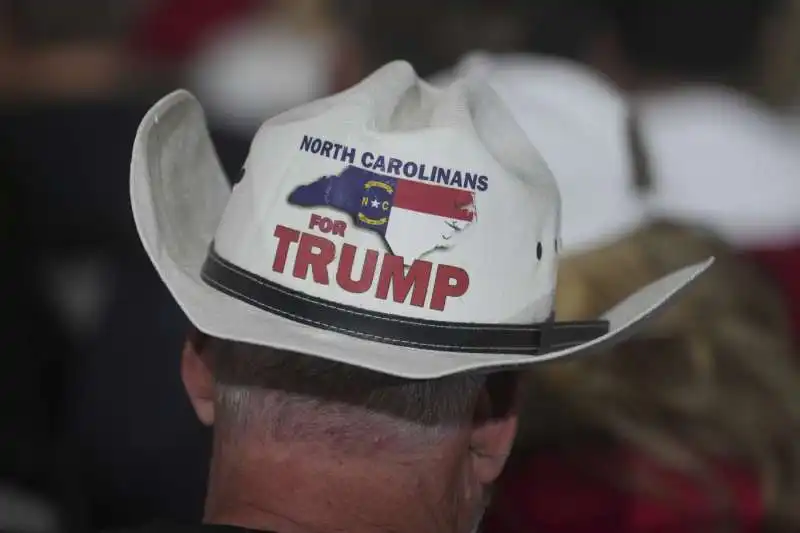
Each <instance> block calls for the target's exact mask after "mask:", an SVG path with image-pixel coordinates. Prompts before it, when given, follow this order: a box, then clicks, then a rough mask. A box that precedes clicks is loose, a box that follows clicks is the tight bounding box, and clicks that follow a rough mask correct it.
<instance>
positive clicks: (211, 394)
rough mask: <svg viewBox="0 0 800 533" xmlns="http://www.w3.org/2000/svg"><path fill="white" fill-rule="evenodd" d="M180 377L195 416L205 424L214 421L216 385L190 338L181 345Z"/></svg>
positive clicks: (206, 363)
mask: <svg viewBox="0 0 800 533" xmlns="http://www.w3.org/2000/svg"><path fill="white" fill-rule="evenodd" d="M181 377H182V378H183V386H184V387H186V392H187V393H188V395H189V400H190V401H191V402H192V406H193V407H194V411H195V413H197V418H199V419H200V422H202V423H203V424H205V425H206V426H210V425H212V424H213V423H214V399H215V397H216V387H215V382H214V375H213V373H212V372H211V369H210V368H209V365H208V361H207V360H206V358H204V357H203V355H202V354H201V353H200V352H199V351H198V348H197V343H195V342H194V341H193V340H192V339H191V338H190V339H187V340H186V342H185V343H184V345H183V353H182V354H181Z"/></svg>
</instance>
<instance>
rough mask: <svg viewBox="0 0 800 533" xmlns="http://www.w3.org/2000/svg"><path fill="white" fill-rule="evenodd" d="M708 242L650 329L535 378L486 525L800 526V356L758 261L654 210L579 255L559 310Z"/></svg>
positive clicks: (678, 532)
mask: <svg viewBox="0 0 800 533" xmlns="http://www.w3.org/2000/svg"><path fill="white" fill-rule="evenodd" d="M710 254H713V255H714V257H716V259H717V261H716V263H715V265H714V266H713V267H712V268H711V269H710V271H709V274H708V276H707V277H706V278H705V279H702V280H700V281H699V282H698V284H697V285H696V286H695V287H693V288H692V289H691V291H690V292H689V294H688V297H687V298H686V299H685V300H683V301H681V302H680V303H679V304H677V305H676V306H675V307H674V308H672V309H670V310H669V311H667V312H666V313H665V314H664V315H663V316H662V317H660V318H659V319H658V320H657V322H656V323H654V324H653V325H652V326H651V327H649V328H648V329H647V331H646V332H644V333H643V335H642V336H641V337H640V338H638V339H635V340H631V341H629V342H627V343H624V344H622V345H620V346H618V347H616V348H614V349H613V350H610V351H609V352H608V353H607V354H605V355H602V356H600V357H598V358H595V359H592V360H588V359H587V360H581V361H576V362H574V363H570V364H568V365H562V366H560V367H558V368H556V367H547V368H543V369H541V370H538V369H537V370H535V371H532V372H531V373H530V376H529V379H528V381H527V382H526V381H523V385H522V389H523V391H524V396H523V397H525V398H526V400H524V401H523V402H522V404H521V407H520V433H519V436H518V438H517V441H516V442H515V446H514V451H513V453H512V457H511V459H510V461H511V463H510V465H509V467H508V468H507V470H506V471H505V473H504V477H503V478H501V480H500V482H499V483H498V486H497V489H496V491H495V494H494V500H493V506H492V507H491V508H490V511H489V512H488V514H487V517H486V520H485V523H484V525H485V531H486V532H487V533H490V532H491V533H515V532H523V531H539V530H541V531H563V532H575V533H578V532H581V533H582V532H587V533H588V532H592V533H643V532H653V531H657V532H659V533H668V532H674V533H688V532H694V531H697V532H706V531H717V530H720V531H722V530H726V531H727V530H730V531H739V532H743V533H747V532H752V533H757V532H758V533H766V532H786V533H789V532H794V531H797V530H798V528H800V511H799V510H798V507H797V499H798V498H799V497H800V467H798V465H800V445H799V444H798V443H800V399H798V395H797V390H798V388H799V387H800V373H798V368H797V366H796V355H797V354H796V350H795V348H794V345H793V342H792V330H791V324H790V322H789V317H788V314H787V312H786V309H785V305H784V302H783V299H782V297H781V294H780V292H779V291H778V287H776V286H775V284H774V283H772V281H771V280H770V279H769V278H767V277H765V276H764V275H763V273H761V272H760V271H759V270H758V268H757V267H756V265H755V264H752V263H751V262H750V261H748V260H747V259H745V258H742V257H741V256H740V255H738V254H737V253H736V252H735V250H734V249H732V248H731V247H730V246H729V245H728V244H727V243H725V242H724V241H722V240H721V239H719V238H718V237H717V236H715V235H713V234H711V233H709V232H707V231H705V230H701V229H697V228H692V227H690V226H684V225H680V224H675V223H673V222H669V221H652V222H648V223H646V224H644V225H642V226H641V227H640V228H638V229H636V230H634V231H633V232H631V233H628V234H625V235H622V236H621V237H620V238H619V239H617V240H616V241H614V242H610V243H607V244H605V245H601V246H598V247H596V248H594V249H591V250H588V249H587V250H584V251H582V252H579V253H576V254H569V255H567V256H566V257H565V259H564V261H563V264H562V266H561V267H560V268H559V289H558V295H557V299H556V302H557V309H558V313H559V316H560V317H562V318H563V319H565V320H580V319H582V318H584V317H586V316H594V313H596V312H600V311H602V310H603V309H606V308H607V307H608V306H609V302H611V301H613V300H615V299H616V298H618V297H620V296H622V295H624V294H629V293H630V291H631V288H632V287H633V286H637V285H638V284H640V283H643V282H647V281H648V280H652V279H656V278H658V277H660V276H661V274H662V273H663V272H665V271H669V270H672V269H673V268H675V267H678V266H680V265H682V264H690V263H692V262H694V261H695V260H696V259H697V258H698V257H706V256H707V255H710ZM684 306H686V307H684Z"/></svg>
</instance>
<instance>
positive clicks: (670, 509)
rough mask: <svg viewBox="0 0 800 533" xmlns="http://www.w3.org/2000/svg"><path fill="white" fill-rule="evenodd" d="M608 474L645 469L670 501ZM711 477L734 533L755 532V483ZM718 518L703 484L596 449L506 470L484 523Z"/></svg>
mask: <svg viewBox="0 0 800 533" xmlns="http://www.w3.org/2000/svg"><path fill="white" fill-rule="evenodd" d="M615 471H616V472H621V471H625V472H627V473H629V472H631V471H635V472H637V473H640V474H647V476H648V479H654V478H655V479H656V480H657V482H658V483H659V484H660V486H661V487H666V489H668V491H669V492H668V495H669V497H670V498H672V499H671V500H669V501H668V500H667V499H666V498H663V497H659V496H656V495H655V494H653V495H649V494H643V493H642V492H641V491H634V490H633V489H625V488H623V487H622V486H621V485H616V484H615V483H614V479H615V478H617V479H619V478H620V477H621V476H619V475H617V476H614V472H615ZM717 475H718V476H719V479H720V480H722V481H723V482H724V483H725V484H726V487H725V488H727V490H728V491H729V492H730V496H731V498H732V499H733V500H734V504H735V513H736V516H735V518H736V525H737V526H738V528H739V529H737V531H740V532H741V533H755V532H757V531H759V530H760V527H761V526H762V524H761V521H762V519H763V506H762V502H761V497H760V495H759V490H758V484H757V483H756V480H754V479H753V478H752V477H750V476H748V475H747V474H745V473H743V472H739V471H736V470H735V469H731V468H726V467H721V468H720V469H719V471H718V472H717ZM720 521H721V517H719V516H715V513H714V507H713V502H712V500H711V498H710V496H709V495H708V493H707V491H706V489H705V487H704V486H697V485H696V484H693V483H692V482H691V481H690V480H689V479H687V478H686V477H684V476H681V475H678V474H675V473H674V472H670V471H668V470H666V469H663V468H660V467H658V466H656V465H655V464H654V463H653V462H651V461H647V460H645V459H643V458H642V457H639V456H635V455H625V454H612V455H610V456H597V455H596V454H595V456H594V457H592V458H591V459H581V460H579V461H578V460H572V459H569V458H567V457H561V456H557V455H556V456H545V457H536V458H534V459H532V460H530V461H528V462H527V463H525V464H522V465H517V467H516V468H514V467H512V468H511V471H509V472H506V473H505V474H504V478H503V479H502V480H501V482H500V483H499V484H498V487H497V492H496V493H495V497H494V500H493V503H492V506H491V507H490V509H489V511H488V512H487V515H486V517H485V519H484V524H483V525H484V531H485V532H486V533H528V532H531V531H535V532H537V533H692V532H702V533H705V532H707V531H712V530H714V529H713V526H714V525H718V524H719V522H720Z"/></svg>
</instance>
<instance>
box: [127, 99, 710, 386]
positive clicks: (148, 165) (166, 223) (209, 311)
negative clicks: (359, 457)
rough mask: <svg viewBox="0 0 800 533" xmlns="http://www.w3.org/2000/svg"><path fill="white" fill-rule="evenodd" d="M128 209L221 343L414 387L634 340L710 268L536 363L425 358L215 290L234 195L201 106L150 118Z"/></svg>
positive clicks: (176, 286) (661, 285)
mask: <svg viewBox="0 0 800 533" xmlns="http://www.w3.org/2000/svg"><path fill="white" fill-rule="evenodd" d="M130 186H131V203H132V208H133V215H134V219H135V221H136V227H137V229H138V232H139V236H140V238H141V240H142V243H143V245H144V248H145V250H146V251H147V254H148V255H149V256H150V259H151V260H152V262H153V264H154V265H155V267H156V270H157V271H158V273H159V275H160V276H161V278H162V279H163V281H164V283H165V284H166V285H167V287H168V289H169V290H170V292H171V293H172V295H173V296H174V297H175V299H176V300H177V302H178V304H179V305H180V307H181V308H182V309H183V311H184V312H185V313H186V315H187V316H188V318H189V320H190V321H191V322H192V323H193V324H194V325H195V326H196V327H197V328H198V329H199V330H201V331H203V332H204V333H207V334H209V335H212V336H215V337H219V338H222V339H227V340H233V341H240V342H246V343H252V344H257V345H264V346H270V347H273V348H276V349H281V350H289V351H294V352H299V353H304V354H308V355H313V356H318V357H322V358H325V359H329V360H333V361H338V362H342V363H346V364H351V365H355V366H359V367H362V368H366V369H370V370H373V371H376V372H381V373H385V374H390V375H394V376H398V377H402V378H408V379H432V378H438V377H442V376H445V375H449V374H455V373H459V372H466V371H476V370H491V369H502V368H515V367H521V366H526V365H530V364H533V363H539V362H543V361H548V360H553V359H558V358H561V357H566V356H574V355H578V354H584V353H587V352H589V351H594V350H597V349H600V348H603V347H606V346H609V345H611V344H614V343H616V342H619V341H620V340H622V339H623V338H625V337H627V336H629V335H631V334H633V333H635V332H636V331H637V328H639V327H640V326H641V325H643V324H644V323H645V322H646V321H647V320H648V319H650V318H652V317H653V316H654V313H655V312H656V311H657V310H659V308H661V307H663V306H664V305H665V304H666V303H667V302H668V301H669V300H670V299H671V298H672V297H674V296H675V295H676V294H677V293H678V292H680V291H681V290H682V289H683V288H685V287H686V286H687V285H688V284H689V283H691V282H692V280H694V279H695V278H696V277H697V276H699V275H700V274H701V273H702V272H703V271H705V270H706V269H707V268H708V267H709V266H710V265H711V263H712V261H713V259H710V260H707V261H705V262H703V263H700V264H697V265H693V266H690V267H687V268H683V269H681V270H678V271H676V272H674V273H672V274H670V275H668V276H666V277H664V278H662V279H660V280H659V281H656V282H655V283H653V284H651V285H648V286H646V287H645V288H643V289H641V290H640V291H638V292H637V293H635V294H634V295H633V296H631V297H629V298H627V299H626V300H624V301H623V302H622V303H620V304H619V305H617V306H616V307H614V308H613V309H612V310H610V311H609V312H607V313H606V314H605V315H603V316H602V317H600V318H601V319H603V320H607V321H608V322H609V331H608V333H607V334H605V335H602V336H600V337H598V338H596V339H594V340H592V341H591V342H587V343H585V344H581V345H578V346H573V347H570V348H568V349H563V350H557V351H552V352H548V353H545V354H540V355H537V356H529V355H520V354H504V353H461V352H451V351H437V350H424V349H416V348H408V347H403V346H398V345H393V344H384V343H380V342H374V341H369V340H365V339H361V338H357V337H352V336H349V335H345V334H342V333H338V332H335V331H332V330H326V329H320V328H315V327H311V326H308V325H304V324H301V323H299V322H295V321H293V320H289V319H286V318H283V317H280V316H278V315H275V314H271V313H269V312H266V311H263V310H261V309H260V308H258V307H255V306H252V305H250V304H248V303H246V302H244V301H242V300H239V299H236V298H233V297H231V296H228V295H227V294H225V293H223V292H221V291H219V290H217V289H215V288H213V287H211V286H210V285H208V284H207V283H206V282H204V281H203V280H202V279H201V269H202V266H203V263H204V261H205V260H206V256H207V254H208V251H209V246H210V244H211V242H212V240H213V238H214V234H215V232H216V229H217V226H218V225H219V222H220V219H221V217H222V214H223V212H224V210H225V206H226V204H227V202H228V198H229V195H230V185H229V182H228V180H227V178H226V176H225V173H224V172H223V170H222V167H221V165H220V163H219V161H218V159H217V156H216V152H215V151H214V147H213V144H212V142H211V139H210V136H209V134H208V129H207V126H206V123H205V117H204V114H203V110H202V108H201V106H200V104H199V102H198V101H197V100H196V99H195V98H194V97H193V96H192V95H191V94H190V93H188V92H186V91H176V92H174V93H172V94H170V95H168V96H166V97H165V98H163V99H162V100H161V101H159V102H158V103H157V104H156V105H154V106H153V108H152V109H151V110H150V111H149V112H148V113H147V115H146V116H145V118H144V119H143V120H142V123H141V125H140V127H139V130H138V132H137V134H136V140H135V142H134V146H133V155H132V161H131V182H130Z"/></svg>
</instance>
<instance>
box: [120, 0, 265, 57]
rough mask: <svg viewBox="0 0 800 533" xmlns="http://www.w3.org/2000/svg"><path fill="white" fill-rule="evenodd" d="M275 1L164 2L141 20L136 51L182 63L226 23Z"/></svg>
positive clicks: (188, 0) (135, 39) (135, 36)
mask: <svg viewBox="0 0 800 533" xmlns="http://www.w3.org/2000/svg"><path fill="white" fill-rule="evenodd" d="M271 3H273V2H269V1H265V0H161V1H159V2H157V3H156V4H155V7H154V9H152V10H151V11H150V12H149V13H147V14H146V15H145V16H144V17H143V18H142V20H141V21H140V24H139V27H138V28H137V30H136V31H135V32H134V36H133V42H132V45H133V48H134V50H135V51H136V52H137V53H138V54H139V55H141V56H144V57H146V58H151V59H156V60H159V61H182V60H184V59H187V58H188V57H190V56H191V55H192V54H194V53H195V52H196V51H197V49H198V48H199V47H200V46H202V44H203V43H204V41H205V40H206V39H207V38H208V37H209V36H210V35H213V33H214V32H215V31H216V30H218V29H220V28H222V27H224V26H226V25H227V24H229V23H231V22H234V21H236V20H239V19H241V18H243V17H245V16H247V15H249V14H251V13H253V12H255V11H256V10H258V9H260V8H262V7H264V6H265V5H269V4H271Z"/></svg>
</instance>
